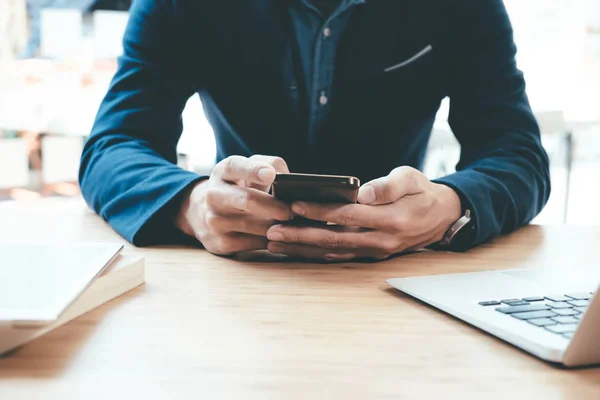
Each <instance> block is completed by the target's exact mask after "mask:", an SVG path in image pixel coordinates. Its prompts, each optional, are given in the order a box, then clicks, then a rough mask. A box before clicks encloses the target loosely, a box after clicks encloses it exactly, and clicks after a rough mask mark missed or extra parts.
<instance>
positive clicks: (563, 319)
mask: <svg viewBox="0 0 600 400" xmlns="http://www.w3.org/2000/svg"><path fill="white" fill-rule="evenodd" d="M552 320H553V321H556V322H558V323H559V324H578V323H579V320H578V319H577V318H574V317H571V316H558V317H552Z"/></svg>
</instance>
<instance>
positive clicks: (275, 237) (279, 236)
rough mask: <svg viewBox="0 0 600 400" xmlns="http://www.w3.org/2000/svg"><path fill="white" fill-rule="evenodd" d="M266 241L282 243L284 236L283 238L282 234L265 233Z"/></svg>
mask: <svg viewBox="0 0 600 400" xmlns="http://www.w3.org/2000/svg"><path fill="white" fill-rule="evenodd" d="M267 239H269V240H272V241H274V242H283V241H284V240H285V236H283V233H281V232H267Z"/></svg>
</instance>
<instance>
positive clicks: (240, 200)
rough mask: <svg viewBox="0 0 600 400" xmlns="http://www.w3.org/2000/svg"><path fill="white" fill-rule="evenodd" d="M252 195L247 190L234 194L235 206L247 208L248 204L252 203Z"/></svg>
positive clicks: (242, 208)
mask: <svg viewBox="0 0 600 400" xmlns="http://www.w3.org/2000/svg"><path fill="white" fill-rule="evenodd" d="M249 197H250V195H249V193H248V192H247V191H240V192H239V193H238V194H236V195H235V196H234V199H233V204H234V207H235V208H238V209H240V210H247V209H248V204H249V203H250V199H249Z"/></svg>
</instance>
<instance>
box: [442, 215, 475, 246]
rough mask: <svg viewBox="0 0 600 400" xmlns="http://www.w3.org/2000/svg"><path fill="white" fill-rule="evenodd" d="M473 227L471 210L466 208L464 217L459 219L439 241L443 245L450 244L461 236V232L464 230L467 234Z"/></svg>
mask: <svg viewBox="0 0 600 400" xmlns="http://www.w3.org/2000/svg"><path fill="white" fill-rule="evenodd" d="M472 230H473V227H472V226H471V210H469V209H467V210H465V213H464V215H463V216H462V217H460V218H459V219H458V221H456V222H455V223H454V224H452V226H451V227H450V229H448V230H447V231H446V233H445V234H444V237H443V238H442V240H441V241H440V242H439V244H440V245H441V246H448V245H450V244H453V243H454V242H455V241H456V240H457V238H458V237H459V236H462V235H459V232H463V233H465V234H466V232H467V231H472Z"/></svg>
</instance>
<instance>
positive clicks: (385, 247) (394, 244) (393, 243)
mask: <svg viewBox="0 0 600 400" xmlns="http://www.w3.org/2000/svg"><path fill="white" fill-rule="evenodd" d="M398 245H399V243H398V241H397V240H396V239H395V238H388V239H383V240H382V241H381V242H380V245H379V249H380V251H381V252H382V253H383V254H386V256H387V257H389V256H391V255H392V254H394V253H396V251H397V249H398Z"/></svg>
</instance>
